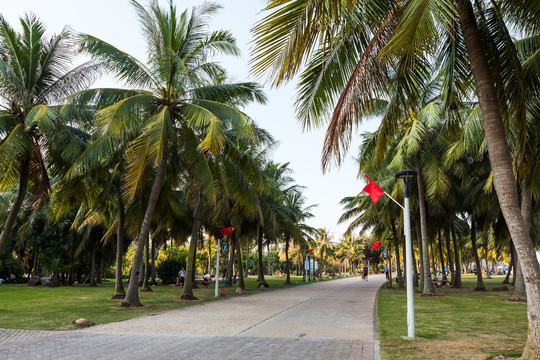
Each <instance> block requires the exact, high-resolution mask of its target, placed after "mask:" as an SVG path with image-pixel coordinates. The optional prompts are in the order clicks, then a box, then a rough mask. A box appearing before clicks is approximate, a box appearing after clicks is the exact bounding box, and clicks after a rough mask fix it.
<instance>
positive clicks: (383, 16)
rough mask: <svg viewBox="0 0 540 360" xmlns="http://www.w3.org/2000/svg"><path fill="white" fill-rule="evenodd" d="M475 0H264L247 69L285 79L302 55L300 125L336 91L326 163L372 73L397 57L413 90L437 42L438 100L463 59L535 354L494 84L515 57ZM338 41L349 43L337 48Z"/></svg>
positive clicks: (525, 239) (524, 257)
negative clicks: (517, 266)
mask: <svg viewBox="0 0 540 360" xmlns="http://www.w3.org/2000/svg"><path fill="white" fill-rule="evenodd" d="M475 4H476V5H477V6H476V7H475V8H473V6H472V3H471V1H469V0H456V1H429V2H426V1H409V2H407V3H406V4H403V3H401V2H388V3H385V5H383V6H381V8H380V9H379V8H375V6H380V5H381V4H380V2H360V1H334V2H332V4H331V5H330V4H328V3H326V2H320V3H319V2H297V1H292V0H289V1H277V0H274V1H270V2H269V5H268V6H267V10H269V11H271V13H270V14H269V15H268V16H267V17H266V18H264V19H263V20H262V21H261V22H260V23H259V24H258V25H257V26H256V27H255V33H256V36H257V40H256V41H257V46H256V49H255V61H256V63H255V71H257V72H263V71H266V70H267V69H269V68H270V67H274V72H273V75H274V81H275V83H276V84H278V83H280V82H283V81H286V80H288V79H290V78H292V76H294V74H295V73H296V72H298V70H299V69H300V68H301V67H302V63H303V62H304V60H305V59H306V58H309V60H310V62H309V63H308V66H306V69H307V71H306V72H305V76H304V80H305V81H304V83H303V84H301V90H303V92H302V93H301V95H300V99H303V100H305V101H304V102H305V103H307V106H304V107H303V108H302V110H303V113H304V114H307V115H304V123H305V124H307V125H308V126H312V125H320V124H321V122H322V120H321V117H324V115H325V114H326V113H327V112H328V110H329V109H331V108H332V107H333V102H334V100H335V99H336V98H337V95H338V94H339V93H341V95H340V96H339V100H338V101H337V105H336V106H335V111H334V114H333V116H332V120H331V122H330V127H329V129H328V131H327V138H326V144H325V151H324V158H323V164H324V165H327V164H328V160H329V158H330V157H331V155H335V156H336V158H337V161H338V163H339V162H340V161H341V159H342V156H341V152H342V151H343V150H345V149H346V148H347V147H348V144H349V142H350V134H351V131H352V129H353V127H354V125H355V124H356V123H357V122H358V121H359V120H360V119H361V117H362V113H363V111H365V110H366V109H369V108H370V107H371V106H372V104H373V101H372V99H373V94H377V93H378V92H380V91H381V88H383V86H381V84H382V83H383V82H382V81H381V80H383V79H384V76H385V74H386V73H387V70H388V68H389V67H390V66H391V64H400V65H402V66H401V71H399V73H400V74H401V75H402V80H403V81H402V84H403V90H404V91H402V94H401V95H402V96H407V97H409V98H413V99H414V98H415V95H416V91H417V90H418V86H417V85H418V84H421V83H422V82H423V81H422V77H423V74H422V71H423V68H424V66H425V64H426V62H427V59H426V58H425V57H424V56H430V57H431V56H433V55H435V52H436V51H437V50H441V49H442V52H444V55H443V56H442V57H443V58H445V59H446V61H444V62H443V63H444V65H443V66H444V67H446V69H447V71H446V75H445V78H446V80H448V81H446V85H447V86H446V91H445V93H446V95H448V96H445V97H446V99H455V98H459V97H461V96H463V95H465V96H466V95H467V88H468V86H467V85H466V82H467V81H465V82H463V83H461V84H465V86H463V85H458V86H456V85H455V84H459V83H460V81H455V80H460V79H461V80H467V79H468V78H470V76H468V73H469V66H470V72H472V78H473V80H474V85H475V87H476V94H477V96H478V101H479V105H480V109H481V111H482V119H483V122H484V125H485V126H484V128H485V135H486V140H487V147H488V152H489V160H490V163H491V167H492V169H493V173H494V176H493V182H494V185H495V189H496V192H497V196H498V198H499V202H500V206H501V209H502V212H503V215H504V218H505V220H506V222H507V224H508V227H509V230H510V234H511V237H512V241H513V242H514V244H515V246H516V250H517V253H518V257H519V261H520V262H522V263H521V265H522V268H523V269H524V270H525V269H526V270H525V273H524V275H525V277H526V278H529V279H531V280H530V281H529V282H527V296H528V299H529V302H528V316H529V329H530V331H529V334H530V335H529V338H528V340H527V344H526V347H525V350H524V353H523V357H524V358H535V357H537V356H536V355H535V354H539V353H540V266H539V264H538V262H537V259H536V257H535V253H534V249H533V246H532V242H531V238H530V236H529V234H528V233H527V230H526V229H527V227H526V226H524V222H523V218H522V217H521V214H520V207H519V199H518V193H517V182H516V179H515V177H514V171H513V166H512V154H511V152H510V148H509V146H508V141H507V133H506V129H505V123H504V121H503V120H504V118H503V112H505V114H510V113H512V110H513V109H511V110H510V111H508V112H506V109H504V108H503V109H501V104H504V103H505V102H503V101H501V100H500V99H501V98H502V97H501V96H502V95H503V94H504V89H501V88H503V86H501V84H508V83H509V82H511V80H513V75H514V73H515V72H514V69H515V66H513V65H514V64H515V61H514V60H515V58H512V56H511V55H509V54H510V52H508V51H505V50H506V49H507V47H508V41H502V42H494V41H492V40H493V38H494V37H491V35H493V34H494V33H496V30H497V29H496V27H493V26H484V25H493V23H490V24H486V23H485V22H484V19H487V18H488V16H486V14H487V13H489V12H494V13H498V14H501V13H504V12H501V10H500V9H499V8H498V4H497V3H494V2H489V3H475ZM503 4H504V5H503V6H504V10H505V11H507V13H508V14H510V16H511V17H513V19H517V20H518V21H516V24H519V27H521V28H522V29H524V30H528V31H530V29H538V23H537V19H538V18H539V16H540V15H539V14H540V8H539V7H538V6H530V5H528V4H527V5H525V4H523V3H522V2H519V1H508V2H504V3H503ZM385 6H386V8H385ZM475 11H476V12H475ZM498 18H499V19H502V16H498ZM477 19H479V21H480V23H481V25H482V27H481V28H479V26H478V21H477ZM500 23H503V24H504V21H500ZM336 24H340V25H341V26H336ZM352 30H356V31H352ZM336 34H338V35H339V36H335V35H336ZM441 34H444V35H445V36H446V37H447V39H451V40H450V42H449V43H448V44H449V45H450V46H438V45H439V44H440V43H441V38H440V35H441ZM490 37H491V39H490ZM368 39H370V40H368ZM390 39H392V40H390ZM499 39H500V38H499ZM506 39H507V40H509V39H510V40H511V37H510V36H506ZM368 41H369V44H367V45H366V43H367V42H368ZM351 44H352V45H353V46H350V45H351ZM486 44H487V45H486ZM346 45H349V46H348V47H349V48H350V49H349V50H348V51H346V50H344V49H345V46H346ZM486 46H487V47H486ZM357 54H361V56H358V55H357ZM380 55H383V56H380ZM358 58H359V60H357V59H358ZM501 60H502V61H501ZM317 74H320V75H319V76H317ZM493 74H501V78H502V81H495V80H494V77H493ZM419 79H420V81H419ZM508 80H510V81H508ZM346 81H347V83H346V84H345V82H346ZM469 84H470V82H469ZM460 92H461V94H460ZM514 98H515V96H514ZM505 100H506V98H505ZM451 102H452V101H450V103H451ZM446 104H447V105H448V104H449V103H448V102H446ZM299 108H300V107H299ZM307 110H310V111H307ZM392 113H393V112H390V115H391V114H392ZM387 114H388V113H387ZM384 120H387V121H386V122H385V125H384V130H385V132H386V133H387V134H388V133H391V132H392V131H393V130H394V129H395V123H393V122H392V116H385V117H384V119H383V121H384ZM518 121H519V122H521V123H522V124H523V123H524V118H523V117H522V116H518ZM383 144H384V143H383Z"/></svg>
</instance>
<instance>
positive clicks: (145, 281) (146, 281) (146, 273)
mask: <svg viewBox="0 0 540 360" xmlns="http://www.w3.org/2000/svg"><path fill="white" fill-rule="evenodd" d="M144 249H145V252H146V256H145V261H144V279H143V285H142V289H141V291H144V292H151V291H152V289H151V288H150V282H149V279H150V234H148V236H147V237H146V245H145V246H144Z"/></svg>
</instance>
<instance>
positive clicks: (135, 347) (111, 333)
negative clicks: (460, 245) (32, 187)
mask: <svg viewBox="0 0 540 360" xmlns="http://www.w3.org/2000/svg"><path fill="white" fill-rule="evenodd" d="M383 282H384V276H370V281H368V282H364V281H362V280H361V279H360V278H347V279H341V280H336V281H329V282H320V283H314V284H310V285H306V286H297V287H292V288H287V289H282V290H278V291H265V292H263V293H260V294H256V295H251V296H241V297H235V298H231V299H228V300H224V301H219V302H212V303H206V304H201V305H196V306H191V307H187V308H183V309H178V310H171V311H167V312H163V313H160V314H154V315H147V316H142V317H139V318H135V319H131V320H126V321H122V322H117V323H111V324H105V325H97V326H93V327H90V328H88V329H86V330H84V331H69V332H68V331H64V332H60V331H29V330H3V329H0V359H75V358H77V359H130V360H131V359H147V358H149V357H154V358H163V359H180V358H181V359H204V360H211V359H276V360H278V359H344V360H351V359H362V360H373V359H377V358H378V356H377V351H376V349H375V347H376V343H377V341H376V336H377V334H376V329H375V321H376V320H375V316H374V308H375V297H376V293H377V290H378V288H379V287H380V285H381V284H382V283H383Z"/></svg>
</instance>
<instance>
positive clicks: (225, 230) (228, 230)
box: [219, 226, 236, 236]
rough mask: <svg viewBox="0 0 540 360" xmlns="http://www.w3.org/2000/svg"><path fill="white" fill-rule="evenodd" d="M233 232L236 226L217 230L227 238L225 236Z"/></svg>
mask: <svg viewBox="0 0 540 360" xmlns="http://www.w3.org/2000/svg"><path fill="white" fill-rule="evenodd" d="M234 230H236V226H232V227H226V228H221V229H219V232H220V233H221V234H222V235H225V236H227V235H230V234H231V233H232V232H233V231H234Z"/></svg>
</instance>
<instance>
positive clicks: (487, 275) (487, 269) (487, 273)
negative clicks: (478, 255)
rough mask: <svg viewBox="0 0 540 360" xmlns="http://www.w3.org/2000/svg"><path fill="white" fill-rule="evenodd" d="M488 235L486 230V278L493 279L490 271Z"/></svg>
mask: <svg viewBox="0 0 540 360" xmlns="http://www.w3.org/2000/svg"><path fill="white" fill-rule="evenodd" d="M488 236H489V234H488V233H487V232H486V233H485V234H484V260H485V262H486V279H491V274H490V273H489V263H488Z"/></svg>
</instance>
